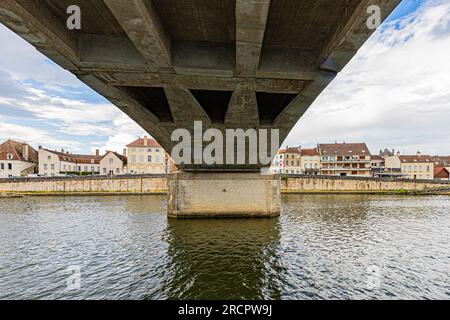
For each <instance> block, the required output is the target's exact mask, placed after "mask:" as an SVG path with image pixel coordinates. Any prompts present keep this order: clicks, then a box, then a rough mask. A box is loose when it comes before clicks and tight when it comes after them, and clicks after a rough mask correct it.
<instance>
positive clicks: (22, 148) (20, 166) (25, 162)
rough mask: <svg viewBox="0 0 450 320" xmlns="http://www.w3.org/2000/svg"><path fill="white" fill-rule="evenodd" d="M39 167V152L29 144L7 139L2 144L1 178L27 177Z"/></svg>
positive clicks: (0, 158) (0, 148)
mask: <svg viewBox="0 0 450 320" xmlns="http://www.w3.org/2000/svg"><path fill="white" fill-rule="evenodd" d="M37 167H38V153H37V151H36V150H34V149H33V148H32V147H31V146H30V145H29V144H27V143H24V142H19V141H14V140H7V141H5V142H4V143H2V144H1V145H0V178H11V177H26V176H27V175H29V174H34V173H36V172H37Z"/></svg>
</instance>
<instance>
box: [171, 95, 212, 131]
mask: <svg viewBox="0 0 450 320" xmlns="http://www.w3.org/2000/svg"><path fill="white" fill-rule="evenodd" d="M164 91H165V93H166V97H167V101H168V102H169V106H170V111H171V112H172V117H173V120H174V122H175V124H181V126H183V124H189V126H191V125H192V124H193V123H194V121H202V123H203V124H206V125H210V124H211V119H210V118H209V116H208V114H207V113H206V112H205V110H203V108H202V106H201V105H200V104H199V103H198V102H197V100H196V99H195V97H194V96H193V95H192V94H191V92H190V91H189V90H188V89H186V88H184V87H182V86H168V87H165V88H164Z"/></svg>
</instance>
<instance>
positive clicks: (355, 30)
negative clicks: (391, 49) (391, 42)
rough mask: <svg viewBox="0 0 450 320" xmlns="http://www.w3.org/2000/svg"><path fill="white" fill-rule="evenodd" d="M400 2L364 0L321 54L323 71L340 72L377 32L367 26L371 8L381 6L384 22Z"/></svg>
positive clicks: (320, 61)
mask: <svg viewBox="0 0 450 320" xmlns="http://www.w3.org/2000/svg"><path fill="white" fill-rule="evenodd" d="M400 1H401V0H362V1H361V2H360V3H359V4H358V6H357V7H356V9H355V10H354V11H353V12H348V14H347V16H345V17H344V19H343V23H342V24H341V25H340V26H339V27H338V28H337V30H336V32H335V33H334V35H333V36H332V38H331V40H330V41H329V42H328V44H327V45H326V47H325V49H324V50H323V51H322V52H320V54H319V64H320V67H321V69H322V70H327V71H332V72H340V71H341V70H342V69H343V68H344V67H345V66H346V65H347V63H348V62H349V61H350V60H351V59H352V58H353V56H354V55H355V54H356V52H357V51H358V50H359V48H361V46H362V45H363V44H364V43H365V42H366V41H367V39H369V37H370V36H371V35H372V33H374V32H375V30H372V29H369V28H368V26H367V20H368V18H369V16H370V13H367V9H368V8H369V6H371V5H376V6H379V7H380V8H381V15H382V16H381V19H382V21H384V19H386V18H387V16H388V15H389V14H390V13H391V12H392V11H393V10H394V8H395V7H396V6H397V5H398V4H399V3H400Z"/></svg>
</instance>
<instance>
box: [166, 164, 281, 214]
mask: <svg viewBox="0 0 450 320" xmlns="http://www.w3.org/2000/svg"><path fill="white" fill-rule="evenodd" d="M280 207H281V196H280V178H279V176H278V175H272V174H270V175H262V174H261V173H259V172H211V171H209V172H183V171H181V172H176V173H173V174H171V175H170V176H169V178H168V205H167V211H168V215H169V217H171V218H270V217H276V216H279V215H280Z"/></svg>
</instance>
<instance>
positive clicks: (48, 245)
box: [0, 195, 450, 299]
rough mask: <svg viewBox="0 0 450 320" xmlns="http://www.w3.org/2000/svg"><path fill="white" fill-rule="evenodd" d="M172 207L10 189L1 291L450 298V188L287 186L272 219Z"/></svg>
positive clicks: (4, 206) (27, 295) (2, 210)
mask: <svg viewBox="0 0 450 320" xmlns="http://www.w3.org/2000/svg"><path fill="white" fill-rule="evenodd" d="M165 205H166V202H165V197H163V196H121V197H67V198H66V197H61V198H51V197H48V198H46V197H43V198H23V199H0V299H168V298H169V299H399V298H401V299H431V298H433V299H434V298H441V299H450V197H445V196H435V197H434V196H433V197H431V196H430V197H409V196H385V195H383V196H377V195H285V196H283V210H282V215H281V217H280V218H277V219H269V220H264V219H263V220H172V219H169V220H168V219H167V217H166V215H165Z"/></svg>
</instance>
